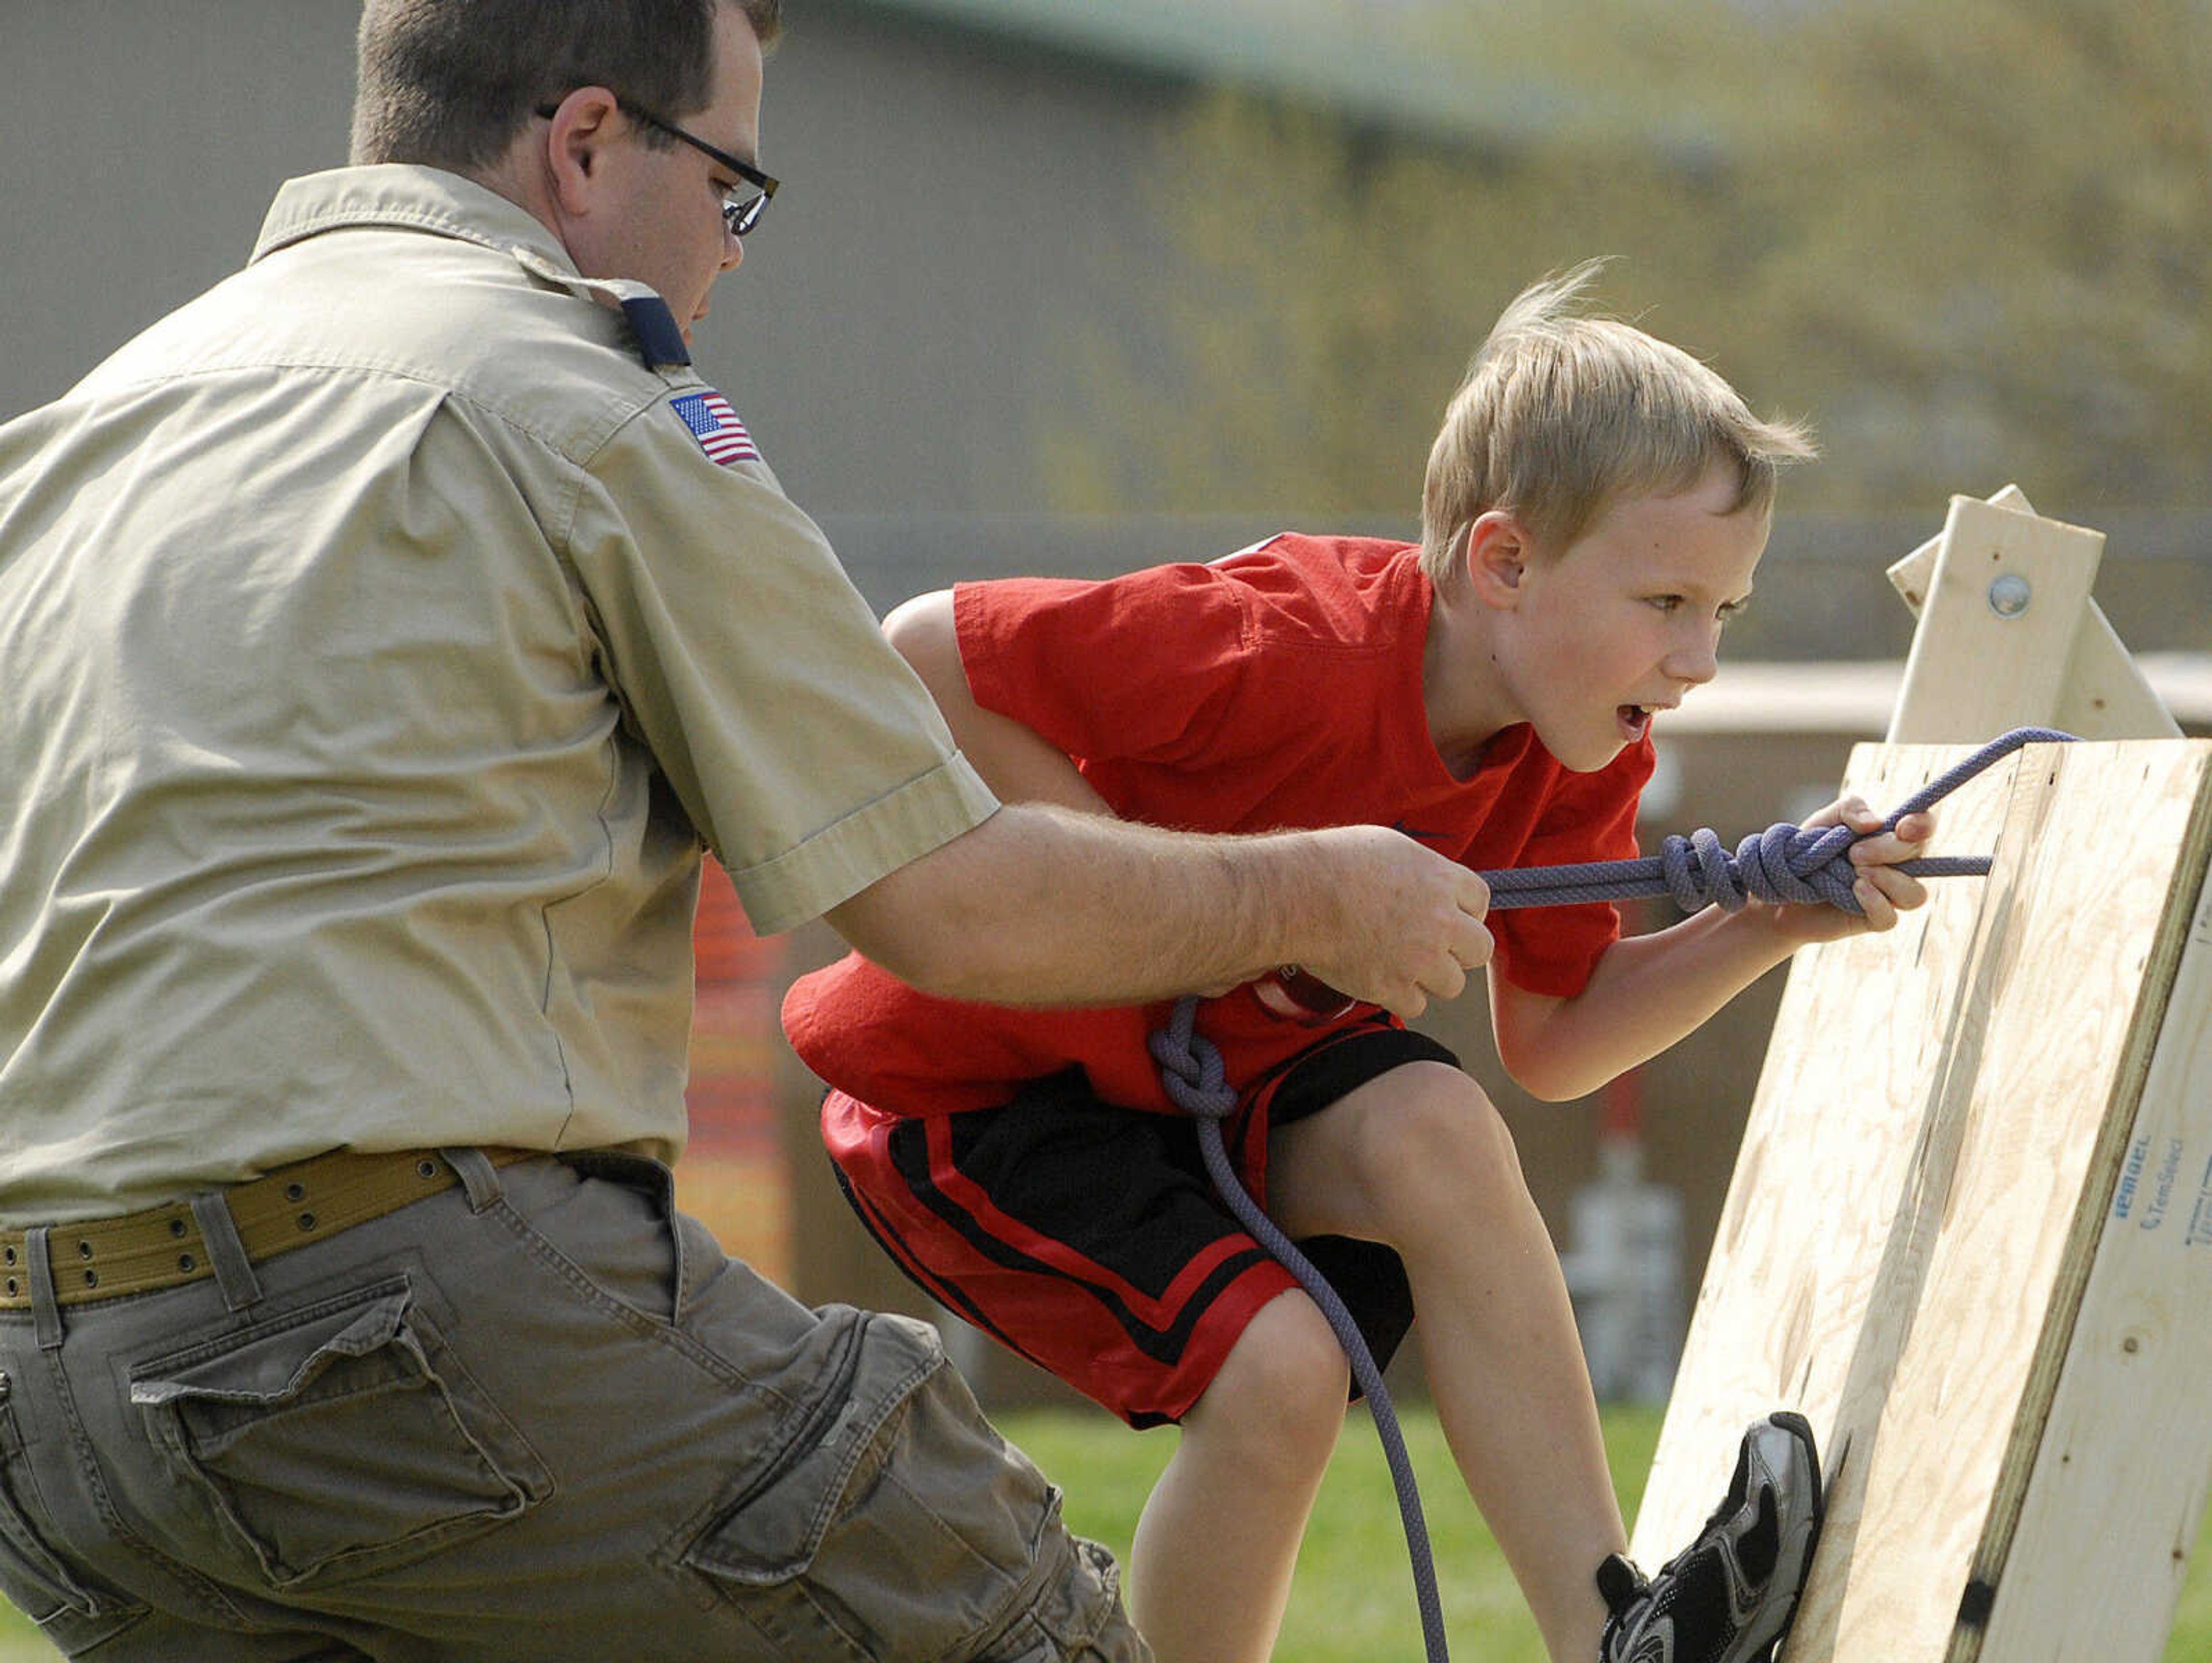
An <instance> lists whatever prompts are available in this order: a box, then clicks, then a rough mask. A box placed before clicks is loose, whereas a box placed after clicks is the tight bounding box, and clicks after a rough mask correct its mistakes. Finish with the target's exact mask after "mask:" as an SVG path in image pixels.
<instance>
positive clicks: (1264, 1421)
mask: <svg viewBox="0 0 2212 1663" xmlns="http://www.w3.org/2000/svg"><path fill="white" fill-rule="evenodd" d="M1351 1380H1352V1366H1351V1364H1350V1363H1347V1362H1346V1360H1345V1356H1344V1347H1343V1345H1342V1344H1341V1343H1340V1341H1339V1340H1338V1338H1337V1337H1336V1333H1335V1331H1334V1329H1332V1328H1331V1327H1330V1326H1328V1318H1327V1317H1326V1316H1324V1315H1322V1312H1321V1308H1319V1307H1318V1306H1316V1304H1315V1303H1314V1302H1313V1301H1312V1300H1311V1299H1310V1298H1308V1297H1307V1296H1305V1295H1304V1294H1303V1293H1299V1292H1295V1291H1291V1292H1285V1293H1282V1294H1279V1295H1278V1296H1276V1297H1275V1298H1274V1299H1273V1300H1271V1301H1270V1302H1268V1303H1267V1305H1266V1306H1265V1307H1264V1308H1262V1309H1261V1311H1260V1312H1259V1313H1258V1314H1256V1315H1255V1316H1254V1317H1253V1319H1252V1320H1251V1321H1250V1322H1249V1323H1248V1324H1247V1325H1246V1326H1245V1329H1244V1332H1243V1334H1242V1335H1240V1336H1239V1337H1238V1338H1237V1344H1236V1345H1235V1346H1234V1347H1232V1348H1231V1350H1230V1353H1229V1356H1228V1358H1227V1360H1226V1361H1225V1362H1224V1363H1223V1364H1222V1365H1221V1370H1220V1372H1219V1373H1218V1374H1217V1375H1215V1376H1214V1377H1213V1381H1212V1385H1210V1386H1208V1387H1206V1395H1205V1397H1204V1398H1202V1399H1200V1402H1199V1405H1198V1407H1197V1408H1196V1409H1195V1410H1194V1411H1193V1414H1192V1417H1190V1421H1191V1422H1197V1423H1204V1425H1205V1426H1206V1428H1207V1429H1212V1427H1216V1426H1219V1427H1223V1428H1233V1429H1237V1430H1239V1431H1241V1432H1243V1433H1245V1434H1248V1435H1250V1436H1252V1437H1253V1438H1254V1439H1255V1441H1258V1442H1260V1443H1262V1444H1264V1445H1267V1446H1270V1447H1273V1448H1279V1449H1283V1450H1285V1451H1286V1452H1288V1451H1290V1450H1292V1449H1295V1450H1297V1451H1298V1452H1300V1453H1306V1452H1310V1451H1312V1450H1314V1449H1316V1448H1318V1449H1319V1450H1320V1451H1321V1453H1322V1455H1323V1456H1324V1457H1325V1456H1326V1454H1327V1453H1328V1450H1329V1449H1331V1448H1334V1446H1335V1442H1336V1435H1337V1431H1338V1429H1340V1427H1341V1426H1342V1424H1343V1422H1344V1405H1345V1401H1346V1397H1347V1396H1348V1395H1349V1393H1350V1391H1351ZM1188 1424H1189V1422H1187V1425H1188Z"/></svg>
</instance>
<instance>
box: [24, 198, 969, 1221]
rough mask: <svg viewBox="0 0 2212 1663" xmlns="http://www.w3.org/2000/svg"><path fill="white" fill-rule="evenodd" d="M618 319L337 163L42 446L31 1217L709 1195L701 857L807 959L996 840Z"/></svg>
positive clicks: (936, 744)
mask: <svg viewBox="0 0 2212 1663" xmlns="http://www.w3.org/2000/svg"><path fill="white" fill-rule="evenodd" d="M592 287H593V286H592V285H588V284H586V283H584V282H582V280H581V279H580V278H578V277H577V276H576V275H575V270H574V265H573V264H571V263H570V262H569V261H568V258H567V257H566V256H565V254H564V253H563V252H562V250H561V248H560V246H559V245H558V243H557V242H556V240H554V238H553V237H552V236H551V235H550V233H549V232H548V231H547V230H546V229H545V228H544V227H543V226H541V225H540V224H539V223H538V222H537V221H536V220H534V219H533V218H532V217H531V216H530V215H527V214H526V213H524V212H523V211H522V210H521V209H519V208H517V207H515V206H514V205H513V204H512V203H508V202H507V201H505V200H503V199H502V198H501V197H497V196H495V195H494V194H493V193H491V192H490V191H487V190H484V189H483V188H481V187H479V186H477V185H474V184H471V183H470V182H469V181H467V180H465V179H460V178H459V177H457V176H455V175H453V174H449V173H441V172H438V171H435V170H433V169H428V168H419V167H369V168H356V169H346V170H342V171H339V172H336V173H325V174H319V175H316V176H313V177H312V178H308V179H298V180H295V181H293V182H292V183H290V184H289V185H286V186H285V187H284V190H283V192H282V193H281V194H280V195H279V196H278V197H277V199H276V203H275V205H274V206H273V207H272V208H271V209H270V215H269V218H268V221H267V223H266V224H265V226H264V228H263V232H262V235H261V239H260V241H259V243H258V246H257V247H256V249H255V251H254V256H253V258H252V262H251V263H250V264H248V265H247V267H246V269H245V270H243V271H241V272H240V273H239V274H238V275H236V276H234V277H232V278H230V279H229V280H228V281H226V282H223V283H222V284H220V285H218V286H217V287H216V288H214V289H213V290H211V291H210V293H209V294H206V295H204V296H203V297H201V299H199V300H197V301H195V302H193V303H192V304H191V305H189V306H187V307H185V308H184V309H182V310H181V311H179V312H178V313H175V314H173V316H171V317H170V318H168V319H166V320H164V321H163V322H161V323H160V324H158V325H155V326H154V327H153V328H152V329H150V330H149V331H147V332H146V333H145V334H144V335H143V336H141V337H139V338H138V339H137V340H136V341H134V342H133V343H131V344H130V345H128V346H126V347H125V349H123V350H122V351H121V352H119V353H118V354H117V355H116V356H115V357H113V358H112V359H111V360H110V361H108V362H107V363H106V364H104V365H103V366H101V367H100V368H99V369H97V370H96V371H94V373H92V374H91V375H90V376H89V377H88V379H86V380H85V381H83V382H82V384H81V385H78V386H77V387H76V388H75V389H74V390H72V391H70V393H69V394H67V395H66V396H65V397H64V398H62V399H61V400H59V401H58V403H56V404H52V405H50V406H48V407H46V409H44V410H38V411H35V412H33V413H32V414H31V415H29V416H25V417H23V418H22V419H21V420H20V421H18V422H14V423H11V424H9V425H8V426H7V427H5V428H0V665H4V666H5V682H4V687H3V688H0V780H5V782H6V788H7V790H8V792H9V808H8V812H7V813H6V814H5V816H0V1222H5V1223H30V1222H39V1221H43V1220H56V1221H59V1220H64V1219H69V1218H74V1217H87V1216H94V1215H99V1214H103V1213H110V1212H115V1211H125V1210H128V1209H131V1208H134V1207H138V1206H143V1205H149V1204H150V1203H152V1202H155V1201H157V1200H161V1199H167V1198H169V1197H173V1196H175V1195H178V1194H180V1193H186V1192H189V1191H191V1190H192V1189H195V1188H197V1187H203V1186H204V1185H207V1184H211V1183H220V1182H225V1181H229V1180H236V1179H240V1178H244V1177H249V1176H252V1175H253V1174H256V1173H258V1172H259V1171H261V1170H264V1169H265V1168H268V1167H270V1166H273V1165H277V1164H280V1163H282V1162H286V1161H289V1160H294V1159H296V1158H299V1157H301V1156H307V1155H311V1154H315V1153H318V1152H319V1151H321V1150H326V1149H330V1148H333V1147H337V1146H343V1145H350V1146H352V1147H354V1148H357V1149H363V1150H378V1149H392V1148H407V1147H414V1146H419V1145H438V1144H471V1143H491V1144H521V1145H526V1146H531V1147H540V1148H546V1149H570V1148H589V1147H605V1146H611V1145H620V1146H624V1147H629V1148H631V1149H635V1150H642V1151H644V1152H647V1153H651V1154H655V1155H658V1156H661V1157H662V1158H664V1159H672V1158H673V1157H674V1156H675V1154H676V1152H677V1151H678V1149H679V1148H680V1147H681V1144H682V1141H683V1136H684V1101H683V1089H684V1059H685V1048H686V1038H687V1033H688V1029H689V1023H690V1012H691V992H692V968H691V955H690V928H691V922H692V913H693V908H694V906H695V902H696V892H697V873H698V865H699V850H700V846H701V844H702V842H703V843H704V844H705V845H707V846H708V847H711V848H712V849H714V852H715V853H716V854H717V855H718V856H719V857H720V859H721V860H722V861H723V863H724V864H725V865H727V866H728V868H729V869H730V871H731V873H732V877H734V879H735V881H736V884H737V889H738V895H739V896H740V897H741V898H742V900H743V901H744V905H745V907H746V910H747V912H748V913H749V914H750V917H751V920H752V921H753V924H754V926H755V927H756V928H757V929H758V930H760V931H762V932H776V931H781V930H784V929H787V928H788V927H790V926H793V925H794V924H797V923H799V922H800V921H802V920H806V919H809V918H811V917H813V916H815V915H817V914H818V913H821V912H823V910H824V909H825V908H827V907H832V906H835V905H836V903H837V902H839V901H843V900H845V899H846V898H848V896H850V895H853V894H854V893H855V892H856V891H858V890H860V889H863V888H865V887H866V885H867V884H869V883H872V882H873V881H874V880H875V879H877V878H878V877H882V876H883V875H884V874H885V873H887V872H889V871H892V870H894V869H896V867H898V866H900V865H902V864H904V863H905V862H907V861H908V860H910V859H914V858H915V857H916V856H918V855H921V854H922V853H927V851H928V850H930V849H932V848H933V847H937V846H938V845H939V844H941V843H943V842H945V841H947V840H949V839H951V838H952V837H954V836H957V835H959V834H960V833H961V832H963V831H964V830H966V829H968V828H969V827H971V826H973V825H975V824H976V823H977V822H980V821H981V820H982V819H984V818H985V817H987V816H988V815H989V814H990V813H991V811H992V810H993V809H994V806H995V804H994V801H993V799H992V798H991V796H990V793H989V792H988V791H987V789H986V788H985V787H984V786H983V785H982V784H981V781H980V780H978V779H977V778H976V776H975V774H974V773H973V771H972V770H971V769H970V768H969V767H968V765H967V763H966V762H965V761H964V760H963V759H962V758H961V757H960V756H959V755H958V754H957V751H956V750H954V748H953V744H952V741H951V737H950V736H949V734H948V733H947V732H946V731H945V727H944V725H943V723H942V721H941V720H940V719H939V717H938V715H937V713H936V710H935V707H933V705H932V704H931V702H930V701H929V698H928V695H927V693H926V692H925V691H924V690H923V689H922V688H921V685H920V683H918V682H916V681H915V678H914V677H912V676H911V675H910V674H908V671H907V670H906V668H905V666H904V665H903V664H902V662H901V661H900V660H899V659H898V658H897V656H896V654H895V653H893V652H890V649H889V648H888V647H887V646H885V645H884V641H883V639H882V636H881V634H880V633H879V632H878V629H877V627H876V623H875V620H874V618H873V616H872V615H871V613H870V612H869V610H868V609H867V607H866V604H865V603H864V602H863V601H862V600H861V599H860V596H859V595H858V594H857V592H855V591H854V589H853V587H852V586H851V585H850V583H849V582H848V580H846V578H845V576H844V574H843V573H842V571H841V570H840V568H839V567H838V566H837V564H836V560H835V558H834V557H833V555H831V553H830V551H829V548H828V546H827V545H826V544H825V543H824V542H823V538H822V537H821V535H820V533H819V532H818V531H817V530H816V528H815V527H814V525H812V524H811V522H810V521H809V520H808V519H806V518H805V515H803V514H802V513H799V510H798V509H797V508H795V507H793V505H792V504H791V503H790V501H788V500H787V498H786V497H785V496H784V495H783V494H782V492H781V489H780V488H779V487H778V486H777V484H776V482H775V477H774V476H773V475H772V474H771V473H770V472H769V470H768V468H767V466H766V465H765V464H763V463H761V462H759V461H757V460H752V459H749V457H748V456H747V454H746V452H744V450H743V449H740V450H739V451H738V452H737V459H727V458H729V457H730V455H731V452H728V451H727V450H725V451H724V452H722V454H723V455H724V457H725V458H726V459H725V460H723V461H720V462H718V461H717V460H715V459H714V458H713V457H711V456H710V455H709V453H708V450H707V448H705V446H703V445H702V440H700V439H699V438H698V437H697V436H696V435H695V433H694V431H693V429H692V428H690V427H689V426H687V425H686V424H685V422H684V421H683V420H682V419H680V416H679V413H678V407H677V406H678V401H679V400H682V399H684V398H685V397H686V396H687V395H696V394H698V393H700V392H702V391H705V390H706V389H705V388H704V384H703V383H702V382H701V381H700V380H699V379H698V378H697V377H696V375H695V374H693V373H691V371H690V369H688V368H675V369H667V368H664V369H660V370H657V371H656V370H653V369H649V368H647V367H646V364H645V361H644V359H643V357H642V356H641V352H640V349H639V343H638V337H636V335H635V334H634V333H633V331H632V330H631V328H630V325H629V323H628V322H627V321H626V320H625V319H624V316H623V313H621V312H620V311H618V310H616V309H615V308H614V307H611V305H609V304H606V303H605V301H606V296H605V294H599V295H597V296H596V297H595V296H594V294H593V293H592V292H591V291H592Z"/></svg>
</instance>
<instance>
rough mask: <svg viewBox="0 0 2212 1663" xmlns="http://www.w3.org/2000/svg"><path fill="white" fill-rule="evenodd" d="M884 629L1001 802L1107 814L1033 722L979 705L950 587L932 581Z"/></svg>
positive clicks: (1062, 753) (1100, 800)
mask: <svg viewBox="0 0 2212 1663" xmlns="http://www.w3.org/2000/svg"><path fill="white" fill-rule="evenodd" d="M884 634H885V635H887V636H888V637H890V643H891V645H892V646H895V647H896V648H897V649H898V650H899V652H900V654H901V655H902V657H904V659H906V661H907V662H908V664H909V665H913V666H914V671H915V674H916V675H918V676H920V677H921V680H922V684H923V685H924V686H926V687H927V688H928V689H929V692H930V696H931V697H932V698H933V699H935V700H936V701H937V707H938V708H939V710H940V711H942V712H944V713H945V725H946V726H948V727H950V728H951V730H952V737H953V738H954V739H955V740H957V741H958V743H959V745H960V749H961V750H963V751H965V752H966V753H967V755H968V760H969V762H973V763H974V764H975V769H976V772H977V773H979V774H981V775H982V776H983V780H984V783H985V784H987V785H988V786H990V787H991V789H992V790H993V791H994V792H998V794H999V798H1000V801H1001V802H1006V803H1057V804H1060V806H1061V807H1062V808H1070V809H1079V810H1083V811H1084V812H1085V813H1086V814H1110V813H1112V812H1113V810H1111V809H1109V808H1108V807H1107V806H1106V803H1105V800H1104V799H1103V798H1101V797H1100V796H1099V795H1098V793H1097V792H1096V791H1094V790H1092V789H1091V782H1090V781H1089V780H1085V778H1084V777H1083V774H1082V773H1081V771H1080V770H1079V769H1078V768H1076V766H1075V764H1074V763H1073V762H1071V761H1070V760H1069V759H1068V756H1067V754H1066V752H1065V751H1063V750H1060V747H1059V746H1057V745H1055V744H1054V743H1052V742H1051V741H1050V740H1048V739H1046V738H1044V737H1042V736H1041V735H1039V734H1038V733H1037V732H1036V731H1035V730H1034V729H1032V728H1030V727H1028V726H1026V725H1024V724H1023V723H1020V722H1018V721H1016V720H1015V719H1013V718H1012V717H1011V716H1002V715H1000V713H998V712H997V711H995V710H986V709H984V708H983V707H982V706H981V705H979V704H977V703H976V702H975V695H974V693H973V692H971V691H970V690H969V686H968V671H967V669H966V666H964V665H963V664H962V663H961V661H960V637H959V632H958V629H957V627H956V626H955V624H954V622H953V617H952V592H951V590H950V589H939V590H937V591H935V592H933V593H930V594H927V595H917V596H916V597H915V598H914V599H912V600H910V601H908V602H906V603H904V604H902V605H900V606H898V607H896V608H895V609H894V610H892V612H891V614H890V616H889V617H887V618H885V619H884Z"/></svg>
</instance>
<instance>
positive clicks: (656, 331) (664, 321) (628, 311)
mask: <svg viewBox="0 0 2212 1663" xmlns="http://www.w3.org/2000/svg"><path fill="white" fill-rule="evenodd" d="M622 309H623V317H625V318H627V319H629V327H630V332H631V333H632V334H634V335H635V336H636V337H637V349H638V352H639V354H640V355H641V356H642V357H643V358H644V360H645V367H647V369H664V368H666V367H670V366H671V365H678V364H689V363H690V361H691V349H690V348H689V347H687V346H685V345H684V331H682V330H680V329H678V327H677V326H676V314H675V313H672V312H671V311H670V310H669V309H668V302H667V301H665V300H662V299H661V298H660V296H659V295H658V294H632V295H629V296H626V297H625V298H624V299H623V303H622Z"/></svg>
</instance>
